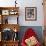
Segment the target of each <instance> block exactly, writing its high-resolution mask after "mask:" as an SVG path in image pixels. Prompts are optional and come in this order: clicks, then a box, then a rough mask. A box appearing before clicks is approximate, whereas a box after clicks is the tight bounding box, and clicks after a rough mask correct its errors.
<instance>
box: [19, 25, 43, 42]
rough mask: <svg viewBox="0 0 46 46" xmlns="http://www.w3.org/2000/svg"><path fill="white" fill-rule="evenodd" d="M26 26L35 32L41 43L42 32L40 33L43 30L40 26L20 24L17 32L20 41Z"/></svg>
mask: <svg viewBox="0 0 46 46" xmlns="http://www.w3.org/2000/svg"><path fill="white" fill-rule="evenodd" d="M28 28H32V29H33V30H34V31H35V32H36V34H37V37H38V39H39V41H40V42H41V43H43V36H42V35H43V33H42V32H43V30H42V26H21V27H20V32H19V40H20V42H21V40H22V38H23V36H24V33H25V31H26V30H27V29H28Z"/></svg>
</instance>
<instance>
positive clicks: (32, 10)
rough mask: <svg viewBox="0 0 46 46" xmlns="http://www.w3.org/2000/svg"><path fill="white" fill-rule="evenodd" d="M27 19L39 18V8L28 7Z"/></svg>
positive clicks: (26, 9)
mask: <svg viewBox="0 0 46 46" xmlns="http://www.w3.org/2000/svg"><path fill="white" fill-rule="evenodd" d="M25 20H26V21H36V20H37V8H36V7H26V8H25Z"/></svg>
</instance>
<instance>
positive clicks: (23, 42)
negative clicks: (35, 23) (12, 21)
mask: <svg viewBox="0 0 46 46" xmlns="http://www.w3.org/2000/svg"><path fill="white" fill-rule="evenodd" d="M32 36H34V37H35V38H36V39H37V35H36V33H35V32H34V30H33V29H32V28H29V29H27V31H26V32H25V34H24V37H23V38H22V42H21V45H22V46H27V44H26V43H25V40H26V39H28V38H30V37H32ZM37 41H38V40H37ZM35 46H41V44H40V43H39V41H38V42H37V44H36V45H35Z"/></svg>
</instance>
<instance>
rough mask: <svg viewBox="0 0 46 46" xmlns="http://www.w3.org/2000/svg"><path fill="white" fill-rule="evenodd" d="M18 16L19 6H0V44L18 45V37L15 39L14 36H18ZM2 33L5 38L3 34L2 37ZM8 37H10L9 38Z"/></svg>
mask: <svg viewBox="0 0 46 46" xmlns="http://www.w3.org/2000/svg"><path fill="white" fill-rule="evenodd" d="M9 17H11V18H9ZM18 18H19V7H0V32H1V34H0V35H1V38H0V39H1V41H0V46H18V41H19V39H17V40H16V37H17V38H18V36H17V35H18V32H19V23H18ZM5 32H6V34H5ZM11 32H12V34H11ZM4 34H5V35H7V36H5V35H4ZM2 35H4V36H5V38H4V36H3V37H2ZM7 37H8V38H7ZM10 37H11V39H9V38H10ZM5 39H6V40H5ZM7 39H8V41H7Z"/></svg>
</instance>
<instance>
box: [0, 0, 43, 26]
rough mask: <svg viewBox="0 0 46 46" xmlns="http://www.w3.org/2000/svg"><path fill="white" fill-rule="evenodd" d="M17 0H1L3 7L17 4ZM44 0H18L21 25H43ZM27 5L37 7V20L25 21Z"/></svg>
mask: <svg viewBox="0 0 46 46" xmlns="http://www.w3.org/2000/svg"><path fill="white" fill-rule="evenodd" d="M14 1H15V0H9V1H8V0H0V6H1V7H4V6H5V7H7V6H8V7H10V6H15V3H14ZM42 2H43V1H42V0H21V1H20V0H17V3H18V4H17V6H19V15H20V16H19V24H20V26H43V24H44V23H43V19H44V16H43V6H42ZM25 7H37V21H25Z"/></svg>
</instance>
